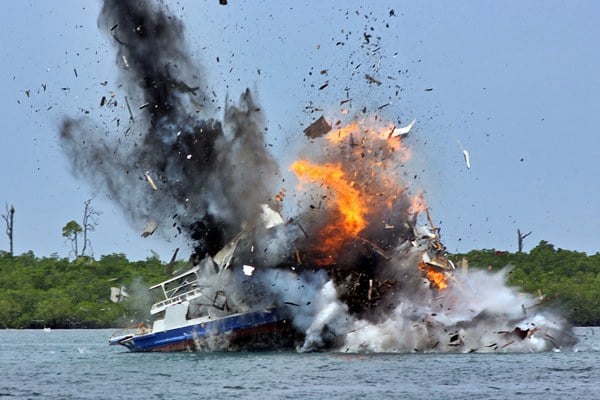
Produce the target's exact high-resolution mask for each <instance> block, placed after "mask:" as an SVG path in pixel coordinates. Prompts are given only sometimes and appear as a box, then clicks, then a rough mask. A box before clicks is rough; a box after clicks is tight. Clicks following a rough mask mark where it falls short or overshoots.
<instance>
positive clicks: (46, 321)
mask: <svg viewBox="0 0 600 400" xmlns="http://www.w3.org/2000/svg"><path fill="white" fill-rule="evenodd" d="M164 271H165V265H164V264H162V263H161V262H160V261H158V260H156V259H149V260H146V261H138V262H129V260H127V257H125V255H123V254H110V255H107V256H103V257H101V258H100V260H98V261H96V260H94V259H92V258H90V257H79V258H77V259H76V260H73V261H69V259H67V258H59V257H58V256H56V255H53V256H51V257H48V258H36V257H35V255H34V254H33V253H32V252H28V253H25V254H22V255H20V256H11V255H10V254H8V253H0V328H42V327H45V326H47V327H52V328H108V327H115V326H117V325H121V324H123V323H124V321H130V320H131V319H135V320H138V319H139V318H145V317H147V313H148V311H149V305H148V306H147V307H145V308H144V311H145V312H146V315H143V313H142V312H141V311H140V309H139V307H138V308H135V307H133V306H132V304H135V300H133V301H126V302H123V303H117V304H115V303H112V302H111V301H110V299H109V296H110V288H111V287H112V286H115V287H121V286H125V287H126V288H128V289H129V288H130V287H131V286H132V285H134V282H135V286H136V287H137V288H139V290H140V291H146V290H147V288H148V287H149V286H150V285H153V284H156V283H158V282H160V281H162V280H164V279H165V275H164ZM129 291H130V294H133V293H131V290H129ZM146 293H147V292H146ZM144 294H145V293H144ZM130 303H131V304H130Z"/></svg>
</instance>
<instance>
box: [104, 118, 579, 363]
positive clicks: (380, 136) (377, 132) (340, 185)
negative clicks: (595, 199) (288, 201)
mask: <svg viewBox="0 0 600 400" xmlns="http://www.w3.org/2000/svg"><path fill="white" fill-rule="evenodd" d="M318 121H319V122H318V124H320V125H321V124H323V119H322V118H321V119H319V120H318ZM372 122H373V123H374V121H372ZM367 125H368V124H367V123H365V122H364V121H363V122H361V123H358V122H354V123H352V124H350V125H348V126H346V127H344V128H341V129H337V130H333V131H331V132H329V133H327V134H326V135H325V137H324V139H323V140H325V141H326V143H327V145H326V146H325V148H326V150H325V151H323V152H322V154H320V155H317V156H316V158H317V159H319V160H318V161H317V162H314V161H309V160H299V161H296V162H294V163H293V164H292V166H291V170H292V171H293V172H294V173H295V174H296V175H297V177H298V179H299V180H300V181H301V182H304V183H302V187H300V188H299V191H300V192H308V195H307V197H304V200H306V201H308V202H309V203H311V204H312V205H310V206H309V207H308V210H307V211H305V212H302V213H300V214H299V215H298V216H297V217H296V218H293V219H290V220H288V221H284V220H283V219H282V217H281V215H280V213H279V212H277V211H274V209H273V208H278V206H280V203H283V202H284V201H285V197H286V193H285V191H281V192H280V193H279V194H278V195H277V196H275V199H274V204H273V207H271V206H269V205H267V204H261V213H260V216H261V219H260V223H259V224H258V225H256V226H250V225H248V224H243V230H242V232H241V233H239V234H238V235H236V236H235V237H234V238H233V239H232V240H231V241H230V242H229V243H227V244H226V245H224V246H223V247H222V249H221V250H219V251H218V252H216V253H214V254H211V253H210V252H206V253H205V254H206V257H204V258H201V257H200V256H201V255H202V253H203V252H204V251H206V250H207V248H208V247H207V246H206V245H205V246H202V247H200V248H197V249H196V254H195V255H194V256H193V257H192V260H194V261H193V262H194V264H195V265H194V266H193V268H191V269H190V270H189V271H187V272H184V273H182V274H180V275H178V276H175V277H173V278H171V279H169V280H167V281H165V282H163V283H161V284H159V285H156V286H154V287H153V288H152V289H159V288H160V289H162V292H163V294H164V297H165V298H164V300H161V301H160V302H159V303H156V304H155V305H154V306H153V307H152V311H151V313H152V314H153V315H154V316H155V318H156V319H155V321H154V323H153V326H152V328H146V327H145V326H142V327H141V328H140V329H138V330H137V332H128V333H127V332H125V333H123V332H119V333H118V334H117V335H116V336H114V337H113V338H111V341H110V343H111V344H122V345H124V346H126V347H128V348H130V349H131V350H134V351H153V350H182V349H228V350H232V349H248V348H250V349H281V348H296V349H298V350H301V351H317V350H337V351H349V352H362V351H376V352H394V351H396V352H408V351H418V352H448V351H460V352H466V351H469V352H470V351H479V352H491V351H542V350H551V349H554V350H558V349H561V348H563V347H565V346H568V345H569V343H570V339H569V335H568V333H567V332H566V329H567V328H566V326H565V322H564V321H562V320H561V319H560V318H557V317H555V316H553V315H551V314H545V313H544V312H543V311H540V310H538V306H539V305H540V304H541V303H542V301H541V299H536V298H533V297H530V296H527V295H524V294H519V293H517V292H516V291H514V289H511V288H508V287H506V286H505V284H504V279H505V276H504V275H503V273H497V274H495V275H493V274H490V273H489V272H484V271H471V272H467V271H466V269H465V270H464V271H458V270H456V268H455V266H454V264H453V263H452V261H450V260H449V259H448V258H447V256H446V252H445V248H444V246H443V245H442V243H441V241H440V237H439V230H438V229H436V228H435V227H434V224H433V221H432V218H431V216H430V213H429V210H428V208H427V205H426V203H425V200H424V198H423V196H422V195H421V194H418V195H416V196H411V195H409V194H408V189H407V188H406V187H404V186H403V185H401V184H399V182H401V180H400V179H399V177H398V176H397V175H398V172H399V171H400V170H401V168H399V166H402V165H403V163H405V162H407V161H408V159H409V158H410V151H409V149H407V148H406V147H405V146H404V144H403V143H402V138H400V137H397V136H398V135H396V136H394V135H392V132H393V131H394V127H393V126H391V127H383V128H379V129H373V128H369V127H367ZM321 147H322V148H323V146H321ZM313 154H314V152H313ZM321 159H325V160H327V161H326V162H321V161H322V160H321ZM331 160H334V161H331ZM311 189H312V190H311ZM315 204H316V205H315ZM420 218H422V219H425V221H423V223H421V222H422V221H420Z"/></svg>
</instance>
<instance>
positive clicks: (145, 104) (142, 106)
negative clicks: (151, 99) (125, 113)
mask: <svg viewBox="0 0 600 400" xmlns="http://www.w3.org/2000/svg"><path fill="white" fill-rule="evenodd" d="M149 105H150V103H144V104H142V105H141V106H139V109H140V110H143V109H144V108H146V107H148V106H149Z"/></svg>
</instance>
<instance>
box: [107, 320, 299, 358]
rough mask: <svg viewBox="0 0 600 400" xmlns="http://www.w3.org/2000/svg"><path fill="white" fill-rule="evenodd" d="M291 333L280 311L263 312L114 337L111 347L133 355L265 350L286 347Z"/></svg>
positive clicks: (110, 341) (110, 342) (111, 340)
mask: <svg viewBox="0 0 600 400" xmlns="http://www.w3.org/2000/svg"><path fill="white" fill-rule="evenodd" d="M291 331H292V329H291V327H290V325H289V323H288V322H287V321H286V320H285V319H284V318H283V317H282V315H281V314H280V313H279V312H278V311H277V310H261V311H254V312H250V313H243V314H236V315H231V316H226V317H221V318H218V319H214V320H209V321H203V322H201V323H196V324H191V325H186V326H182V327H176V328H172V329H166V330H164V331H160V332H150V333H145V334H130V335H124V336H121V337H115V338H111V339H110V340H109V344H111V345H117V344H119V345H122V346H125V347H127V348H128V349H129V350H131V351H134V352H154V351H163V352H165V351H167V352H171V351H192V350H202V349H207V350H225V349H226V350H261V349H264V350H266V349H272V348H281V346H284V347H286V344H289V343H288V342H289V341H290V337H291Z"/></svg>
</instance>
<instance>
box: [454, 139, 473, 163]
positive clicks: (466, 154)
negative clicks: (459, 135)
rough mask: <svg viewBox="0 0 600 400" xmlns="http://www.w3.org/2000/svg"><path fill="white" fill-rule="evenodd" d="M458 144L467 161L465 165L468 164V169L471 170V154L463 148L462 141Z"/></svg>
mask: <svg viewBox="0 0 600 400" xmlns="http://www.w3.org/2000/svg"><path fill="white" fill-rule="evenodd" d="M457 142H458V145H459V146H460V149H461V150H462V153H463V157H464V159H465V164H467V169H471V157H470V155H469V152H468V151H467V150H466V149H465V148H464V147H463V146H462V144H460V141H457Z"/></svg>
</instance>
